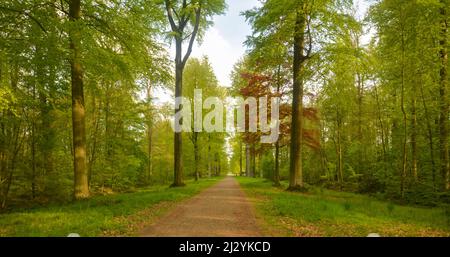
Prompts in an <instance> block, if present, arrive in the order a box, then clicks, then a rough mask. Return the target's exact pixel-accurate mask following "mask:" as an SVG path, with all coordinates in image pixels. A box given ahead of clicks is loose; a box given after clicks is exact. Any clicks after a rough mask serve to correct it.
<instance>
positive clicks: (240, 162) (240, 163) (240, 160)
mask: <svg viewBox="0 0 450 257" xmlns="http://www.w3.org/2000/svg"><path fill="white" fill-rule="evenodd" d="M239 176H242V141H239Z"/></svg>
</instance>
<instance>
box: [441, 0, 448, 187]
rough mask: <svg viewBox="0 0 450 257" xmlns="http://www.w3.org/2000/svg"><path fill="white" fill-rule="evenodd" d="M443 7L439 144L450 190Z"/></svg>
mask: <svg viewBox="0 0 450 257" xmlns="http://www.w3.org/2000/svg"><path fill="white" fill-rule="evenodd" d="M440 3H441V4H442V7H441V9H440V14H441V33H440V40H439V45H440V52H439V53H440V59H441V69H440V72H439V74H440V83H439V84H440V87H439V94H440V119H439V143H440V159H441V176H442V185H443V186H442V188H443V189H444V190H448V189H449V188H450V184H449V168H450V165H449V152H448V151H449V150H448V115H449V103H448V99H447V97H448V92H447V91H448V88H447V87H448V85H447V84H448V70H447V69H448V52H447V47H448V46H447V34H448V23H447V11H446V8H447V6H446V1H444V0H441V1H440Z"/></svg>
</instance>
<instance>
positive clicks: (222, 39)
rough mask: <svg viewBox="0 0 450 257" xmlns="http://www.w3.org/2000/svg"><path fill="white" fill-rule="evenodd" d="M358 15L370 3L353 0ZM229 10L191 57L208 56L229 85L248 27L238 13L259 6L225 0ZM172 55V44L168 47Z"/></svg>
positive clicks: (165, 97)
mask: <svg viewBox="0 0 450 257" xmlns="http://www.w3.org/2000/svg"><path fill="white" fill-rule="evenodd" d="M354 2H355V7H356V8H357V10H358V16H360V17H363V16H364V13H365V12H366V10H367V8H368V6H369V4H368V3H367V0H354ZM226 3H227V5H228V9H227V10H226V11H225V14H224V15H220V16H215V17H214V25H213V26H212V27H210V28H209V29H208V31H207V32H206V33H205V36H204V38H203V42H202V44H201V45H199V44H198V43H196V44H195V46H194V49H193V51H192V55H191V57H197V58H201V57H203V56H208V58H209V61H210V63H211V65H212V67H213V69H214V72H215V74H216V77H217V79H218V81H219V85H220V86H224V87H229V86H231V79H230V73H231V71H232V69H233V66H234V64H235V63H236V62H238V61H239V59H240V58H241V57H242V56H243V55H244V53H245V51H246V47H245V46H244V45H243V43H244V41H245V40H246V39H247V36H248V35H251V33H252V31H251V27H250V25H249V24H248V23H247V22H246V21H245V18H244V17H243V16H241V15H240V14H241V12H243V11H246V10H249V9H252V8H253V7H255V6H260V3H259V1H258V0H226ZM169 51H170V54H171V55H172V57H173V55H174V53H175V49H174V46H173V44H172V47H171V49H170V50H169ZM156 95H157V98H158V100H159V101H162V102H166V101H169V100H171V99H172V97H171V96H170V94H167V92H162V91H160V92H156Z"/></svg>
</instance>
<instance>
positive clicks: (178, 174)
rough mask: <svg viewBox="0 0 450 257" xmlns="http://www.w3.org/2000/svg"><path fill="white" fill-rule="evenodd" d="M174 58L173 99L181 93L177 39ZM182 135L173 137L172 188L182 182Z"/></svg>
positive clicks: (180, 70)
mask: <svg viewBox="0 0 450 257" xmlns="http://www.w3.org/2000/svg"><path fill="white" fill-rule="evenodd" d="M175 41H176V42H175V46H176V57H175V98H177V97H181V96H182V92H183V68H184V67H183V64H182V60H181V55H182V41H181V39H179V38H177V39H176V40H175ZM182 109H183V106H182V105H179V106H177V108H175V113H178V112H180V111H181V110H182ZM182 125H183V120H182V119H181V120H180V124H179V126H182ZM182 154H183V153H182V133H181V132H175V135H174V180H173V184H172V187H182V186H184V185H185V184H184V182H183V166H182V165H183V164H182Z"/></svg>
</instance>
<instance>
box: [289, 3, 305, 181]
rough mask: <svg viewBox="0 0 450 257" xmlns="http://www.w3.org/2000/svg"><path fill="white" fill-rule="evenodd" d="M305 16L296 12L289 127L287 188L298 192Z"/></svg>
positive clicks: (300, 175) (303, 13) (301, 176)
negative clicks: (290, 120) (289, 150)
mask: <svg viewBox="0 0 450 257" xmlns="http://www.w3.org/2000/svg"><path fill="white" fill-rule="evenodd" d="M306 22H307V19H306V15H305V12H304V10H298V11H297V18H296V24H295V32H294V33H295V35H294V66H293V69H294V70H293V74H294V76H293V80H294V81H293V96H292V125H291V156H290V167H289V188H288V190H298V189H301V188H303V186H304V185H303V173H302V148H303V139H302V132H303V127H302V126H303V124H302V119H303V117H302V112H303V79H302V73H303V69H304V63H305V61H306V56H304V53H303V52H304V50H305V29H306Z"/></svg>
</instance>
